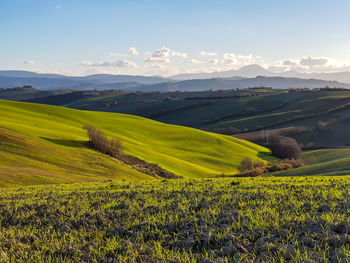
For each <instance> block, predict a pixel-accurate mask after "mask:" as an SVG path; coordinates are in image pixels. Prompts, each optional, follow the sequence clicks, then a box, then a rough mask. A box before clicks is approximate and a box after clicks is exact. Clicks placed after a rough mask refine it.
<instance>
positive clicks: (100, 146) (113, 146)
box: [84, 125, 122, 157]
mask: <svg viewBox="0 0 350 263" xmlns="http://www.w3.org/2000/svg"><path fill="white" fill-rule="evenodd" d="M84 129H85V130H87V133H88V136H89V140H90V143H91V144H92V145H93V146H94V147H95V148H96V149H97V150H98V151H100V152H101V153H104V154H108V155H110V156H113V157H116V156H118V155H119V154H120V152H121V151H122V144H121V143H120V141H119V140H118V139H108V137H107V136H106V135H105V134H104V133H103V132H102V131H100V130H98V129H96V128H95V127H94V126H92V125H85V126H84Z"/></svg>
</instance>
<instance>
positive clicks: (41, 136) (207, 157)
mask: <svg viewBox="0 0 350 263" xmlns="http://www.w3.org/2000/svg"><path fill="white" fill-rule="evenodd" d="M0 116H1V117H0V127H1V128H0V136H1V141H0V146H1V147H0V156H1V158H0V185H2V186H3V185H16V184H21V185H26V184H42V183H61V182H82V181H88V182H89V181H103V180H107V179H112V180H139V179H151V178H150V176H146V175H144V174H141V173H139V172H137V171H135V170H134V169H132V167H130V166H126V165H123V164H122V163H120V162H118V161H116V160H115V159H112V158H111V157H109V156H106V155H102V154H100V153H98V152H96V151H95V150H93V149H91V147H89V145H88V138H87V135H86V131H85V130H84V129H83V126H84V125H85V124H92V125H94V126H96V127H97V128H98V129H100V130H102V131H104V132H105V133H106V134H107V135H108V136H110V137H113V138H118V139H120V141H121V142H122V145H123V148H124V151H125V152H126V153H128V154H131V155H134V156H137V157H139V158H141V159H143V160H146V161H148V162H151V163H156V164H158V165H160V166H161V167H163V168H165V169H167V170H169V171H171V172H173V173H175V174H177V175H180V176H183V177H211V176H218V175H221V174H225V173H228V174H232V173H236V172H237V168H238V166H239V164H240V162H241V161H242V160H243V159H244V158H246V157H251V158H253V159H257V160H258V159H263V160H269V159H271V158H272V157H271V156H270V155H269V150H268V149H266V148H264V147H261V146H258V145H255V144H253V143H250V142H247V141H244V140H240V139H236V138H232V137H229V136H224V135H218V134H214V133H208V132H203V131H200V130H196V129H192V128H186V127H181V126H175V125H168V124H163V123H159V122H156V121H153V120H149V119H145V118H141V117H136V116H132V115H125V114H116V113H103V112H88V111H80V110H73V109H68V108H63V107H55V106H48V105H39V104H33V103H23V102H11V101H0Z"/></svg>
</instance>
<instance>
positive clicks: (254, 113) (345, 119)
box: [0, 88, 350, 149]
mask: <svg viewBox="0 0 350 263" xmlns="http://www.w3.org/2000/svg"><path fill="white" fill-rule="evenodd" d="M7 93H9V91H6V92H5V95H6V94H7ZM5 95H1V94H0V98H10V95H6V96H5ZM12 96H14V94H12ZM18 96H22V94H21V93H19V94H18ZM33 96H34V95H33ZM36 96H39V94H38V95H36ZM31 102H35V103H43V104H51V105H58V106H65V107H71V108H76V109H82V110H94V111H107V112H118V113H126V114H133V115H137V116H142V117H146V118H150V119H154V120H157V121H160V122H164V123H168V124H175V125H183V126H189V127H193V128H197V129H202V130H207V131H214V132H218V133H225V134H233V133H237V132H241V133H240V134H239V135H238V136H240V138H243V139H246V138H247V139H248V137H245V136H249V137H250V138H252V134H251V133H252V132H257V131H267V130H273V131H275V130H279V129H284V128H287V127H292V128H296V129H295V130H299V132H296V133H293V134H289V135H288V136H292V137H294V138H295V139H296V140H297V141H298V142H299V143H300V144H302V146H303V148H304V149H310V148H312V147H316V148H318V147H327V148H328V147H337V146H347V145H350V137H349V136H348V135H347V131H348V130H349V129H350V121H349V119H350V91H349V90H337V89H323V90H314V91H311V90H298V91H296V90H281V89H268V88H251V89H244V90H236V89H232V90H225V91H223V90H221V91H210V90H208V91H201V92H165V93H159V92H147V93H145V92H144V93H141V92H135V93H127V92H124V93H123V92H118V91H90V92H88V91H85V92H71V93H68V92H67V93H65V94H58V95H57V94H51V96H49V97H44V98H42V97H40V98H38V97H37V98H34V97H33V99H32V100H31ZM320 123H321V128H318V126H319V124H320ZM232 127H233V128H235V129H231V128H232ZM233 130H234V131H235V132H232V131H233ZM252 141H253V142H255V143H257V142H258V141H257V140H252Z"/></svg>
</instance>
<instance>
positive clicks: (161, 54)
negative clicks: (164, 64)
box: [152, 47, 171, 58]
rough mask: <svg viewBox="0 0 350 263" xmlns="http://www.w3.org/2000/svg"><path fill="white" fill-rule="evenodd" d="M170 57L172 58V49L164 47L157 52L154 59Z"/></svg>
mask: <svg viewBox="0 0 350 263" xmlns="http://www.w3.org/2000/svg"><path fill="white" fill-rule="evenodd" d="M170 56H171V50H170V48H167V47H162V48H160V49H158V50H156V51H155V52H154V53H153V55H152V57H154V58H167V57H170Z"/></svg>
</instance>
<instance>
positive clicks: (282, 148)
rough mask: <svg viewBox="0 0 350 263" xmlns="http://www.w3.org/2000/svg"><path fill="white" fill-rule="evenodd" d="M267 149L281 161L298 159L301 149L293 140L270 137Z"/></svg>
mask: <svg viewBox="0 0 350 263" xmlns="http://www.w3.org/2000/svg"><path fill="white" fill-rule="evenodd" d="M269 148H270V149H271V151H272V154H273V155H274V156H276V157H278V158H281V159H299V158H300V154H301V148H300V146H299V144H298V143H297V142H296V140H295V139H293V138H289V137H284V136H279V135H271V136H270V138H269Z"/></svg>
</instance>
